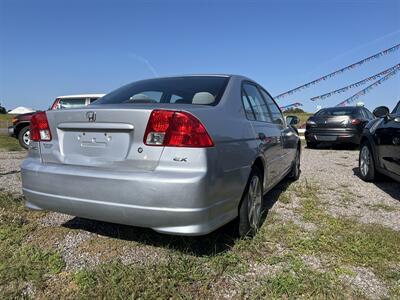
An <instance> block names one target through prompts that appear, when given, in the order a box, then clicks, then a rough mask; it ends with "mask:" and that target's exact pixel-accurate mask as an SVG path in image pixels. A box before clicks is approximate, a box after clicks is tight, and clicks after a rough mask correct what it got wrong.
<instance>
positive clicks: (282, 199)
mask: <svg viewBox="0 0 400 300" xmlns="http://www.w3.org/2000/svg"><path fill="white" fill-rule="evenodd" d="M279 201H280V202H282V203H285V204H289V203H291V202H292V199H291V198H290V193H288V192H283V193H282V194H281V195H280V196H279Z"/></svg>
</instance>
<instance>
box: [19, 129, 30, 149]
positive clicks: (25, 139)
mask: <svg viewBox="0 0 400 300" xmlns="http://www.w3.org/2000/svg"><path fill="white" fill-rule="evenodd" d="M18 141H19V144H20V145H21V147H22V148H24V149H28V148H29V142H30V137H29V126H25V127H24V128H22V129H21V130H20V132H19V133H18Z"/></svg>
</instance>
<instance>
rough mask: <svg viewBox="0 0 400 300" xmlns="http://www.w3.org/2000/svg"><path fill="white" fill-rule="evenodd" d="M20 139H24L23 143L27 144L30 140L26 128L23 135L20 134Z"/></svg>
mask: <svg viewBox="0 0 400 300" xmlns="http://www.w3.org/2000/svg"><path fill="white" fill-rule="evenodd" d="M22 140H23V141H24V143H25V145H27V146H29V143H30V141H31V138H30V133H29V130H27V131H26V132H25V133H24V135H23V136H22Z"/></svg>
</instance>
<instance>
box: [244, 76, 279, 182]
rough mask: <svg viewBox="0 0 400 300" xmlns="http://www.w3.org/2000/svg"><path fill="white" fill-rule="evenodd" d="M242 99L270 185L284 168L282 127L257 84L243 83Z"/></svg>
mask: <svg viewBox="0 0 400 300" xmlns="http://www.w3.org/2000/svg"><path fill="white" fill-rule="evenodd" d="M242 101H243V105H244V107H245V110H246V114H247V118H248V119H249V120H250V121H251V122H252V125H253V128H254V131H255V133H256V136H257V139H258V141H259V149H260V150H261V153H262V155H263V157H264V161H265V162H266V170H265V174H266V175H267V176H266V183H267V186H269V185H271V184H273V183H274V182H275V181H276V179H277V178H278V176H279V175H280V174H281V172H282V168H283V165H282V156H283V151H282V146H281V127H280V125H279V124H275V123H273V121H272V117H271V114H270V112H269V110H268V106H267V104H266V102H265V101H264V99H263V97H262V96H261V94H260V92H259V90H258V88H257V86H256V85H255V84H253V83H251V82H247V81H246V82H244V83H243V87H242Z"/></svg>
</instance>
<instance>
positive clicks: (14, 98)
mask: <svg viewBox="0 0 400 300" xmlns="http://www.w3.org/2000/svg"><path fill="white" fill-rule="evenodd" d="M399 43H400V1H399V0H348V1H345V0H265V1H262V0H214V1H211V0H169V1H168V0H133V1H128V0H126V1H124V0H114V1H111V0H109V1H104V0H68V1H58V0H36V1H29V0H27V1H21V0H0V103H2V105H3V106H5V107H6V108H7V109H12V108H15V107H17V106H26V107H32V108H35V109H46V108H48V107H49V106H50V104H51V103H52V102H53V101H54V99H55V98H56V97H57V96H59V95H68V94H79V93H108V92H110V91H112V90H114V89H116V88H118V87H120V86H121V85H123V84H126V83H129V82H133V81H136V80H140V79H145V78H152V77H158V76H166V75H182V74H199V73H227V74H240V75H245V76H248V77H249V78H251V79H253V80H255V81H256V82H258V83H259V84H261V85H262V86H263V87H264V88H265V89H267V90H268V91H269V92H270V93H271V94H272V95H277V94H280V93H282V92H285V91H287V90H289V89H292V88H294V87H296V86H298V85H301V84H304V83H307V82H309V81H312V80H314V79H316V78H319V77H321V76H322V75H325V74H327V73H330V72H332V71H335V70H337V69H339V68H342V67H344V66H346V65H349V64H351V63H353V62H356V61H358V60H361V59H363V58H365V57H368V56H370V55H372V54H375V53H377V52H379V51H381V50H384V49H386V48H389V47H392V46H394V45H396V44H399ZM398 63H400V51H396V52H394V53H392V54H390V55H387V56H383V57H381V58H379V59H377V60H374V61H371V62H369V63H367V64H364V65H363V66H361V67H359V68H355V69H353V70H351V71H348V72H345V73H343V74H340V75H338V76H336V77H334V78H332V79H330V80H326V81H324V82H323V83H320V84H317V85H314V86H312V87H310V88H308V89H305V90H302V91H301V92H298V93H294V94H293V95H291V96H289V97H285V98H282V99H279V100H278V101H277V102H278V104H279V105H287V104H291V103H293V102H300V103H302V104H303V105H304V107H303V109H305V110H306V111H310V112H313V111H315V110H316V109H317V106H321V107H329V106H334V105H336V104H338V103H339V102H341V101H343V100H344V99H346V98H347V97H350V96H351V95H353V94H355V93H356V92H358V91H359V90H361V89H362V88H363V87H366V86H367V85H368V84H366V85H365V86H362V87H358V88H355V89H351V90H349V91H348V92H346V93H342V94H339V95H335V96H332V97H330V98H327V99H324V100H319V101H317V102H312V101H310V98H311V97H313V96H317V95H320V94H323V93H325V92H329V91H331V90H334V89H338V88H341V87H343V86H346V85H349V84H351V83H354V82H356V81H359V80H362V79H364V78H366V77H369V76H372V75H374V74H376V73H379V72H381V71H383V70H385V69H387V68H389V67H392V66H394V65H396V64H398ZM399 100H400V72H399V73H397V74H396V76H394V77H392V78H391V79H390V80H388V81H386V82H384V83H382V84H381V85H380V86H378V87H376V88H375V89H373V90H372V91H370V92H369V93H367V94H366V95H364V96H362V97H361V98H360V99H359V100H357V101H362V102H364V103H365V105H366V107H367V108H369V109H371V110H372V109H373V108H375V107H376V106H379V105H386V106H389V107H390V108H393V107H394V105H395V103H397V101H399Z"/></svg>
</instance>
